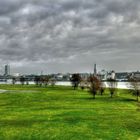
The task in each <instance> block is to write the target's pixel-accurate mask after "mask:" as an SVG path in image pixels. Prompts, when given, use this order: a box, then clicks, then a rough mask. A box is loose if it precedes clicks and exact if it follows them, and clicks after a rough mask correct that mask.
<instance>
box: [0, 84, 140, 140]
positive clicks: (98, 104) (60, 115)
mask: <svg viewBox="0 0 140 140" xmlns="http://www.w3.org/2000/svg"><path fill="white" fill-rule="evenodd" d="M0 89H6V90H7V91H5V92H4V93H0V139H1V140H18V139H20V140H30V139H32V140H40V139H44V140H139V139H140V103H137V102H136V101H135V97H133V96H132V95H131V94H129V93H128V91H127V90H118V95H116V96H115V97H114V98H112V99H111V98H110V97H109V94H108V91H106V93H105V94H104V95H103V96H100V95H97V96H96V99H95V100H93V99H92V96H91V95H89V94H88V93H87V91H82V90H80V89H79V90H76V91H74V90H72V88H71V87H63V86H62V87H58V86H57V87H48V88H39V87H36V86H35V85H29V86H21V85H15V86H13V85H0Z"/></svg>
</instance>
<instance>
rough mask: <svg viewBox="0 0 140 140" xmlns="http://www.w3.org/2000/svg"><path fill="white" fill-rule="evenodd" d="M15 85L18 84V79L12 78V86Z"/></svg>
mask: <svg viewBox="0 0 140 140" xmlns="http://www.w3.org/2000/svg"><path fill="white" fill-rule="evenodd" d="M15 83H16V78H15V77H13V78H12V84H13V85H15Z"/></svg>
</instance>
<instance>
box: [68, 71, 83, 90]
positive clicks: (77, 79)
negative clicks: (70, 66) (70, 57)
mask: <svg viewBox="0 0 140 140" xmlns="http://www.w3.org/2000/svg"><path fill="white" fill-rule="evenodd" d="M70 81H71V84H72V87H73V88H74V90H75V89H76V88H78V86H79V84H80V81H81V76H80V74H78V73H76V74H73V75H72V77H71V79H70Z"/></svg>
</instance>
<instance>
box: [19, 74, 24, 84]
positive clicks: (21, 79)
mask: <svg viewBox="0 0 140 140" xmlns="http://www.w3.org/2000/svg"><path fill="white" fill-rule="evenodd" d="M19 80H20V83H21V84H22V85H24V83H25V77H24V76H21V77H20V79H19Z"/></svg>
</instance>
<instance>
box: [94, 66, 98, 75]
mask: <svg viewBox="0 0 140 140" xmlns="http://www.w3.org/2000/svg"><path fill="white" fill-rule="evenodd" d="M94 75H95V76H96V75H97V69H96V64H94Z"/></svg>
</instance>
